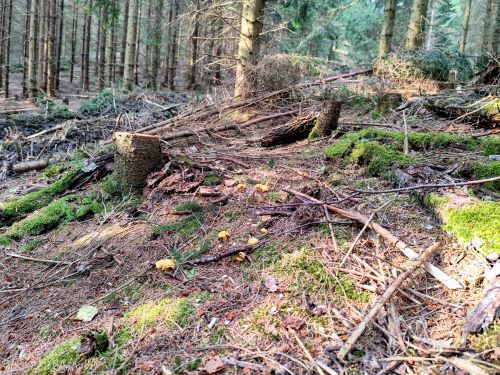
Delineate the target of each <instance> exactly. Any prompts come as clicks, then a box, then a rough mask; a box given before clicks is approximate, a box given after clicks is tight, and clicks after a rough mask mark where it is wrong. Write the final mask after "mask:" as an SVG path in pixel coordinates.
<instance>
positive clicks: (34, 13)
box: [28, 0, 40, 101]
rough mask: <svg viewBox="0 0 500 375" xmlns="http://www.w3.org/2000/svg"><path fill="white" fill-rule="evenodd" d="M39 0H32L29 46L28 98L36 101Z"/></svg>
mask: <svg viewBox="0 0 500 375" xmlns="http://www.w3.org/2000/svg"><path fill="white" fill-rule="evenodd" d="M39 4H40V1H39V0H31V4H30V34H29V45H28V57H29V58H28V98H30V99H31V101H34V100H35V99H36V97H37V95H38V87H37V84H36V77H37V61H38V56H37V47H38V7H39Z"/></svg>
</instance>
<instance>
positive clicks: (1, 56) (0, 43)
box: [0, 0, 8, 88]
mask: <svg viewBox="0 0 500 375" xmlns="http://www.w3.org/2000/svg"><path fill="white" fill-rule="evenodd" d="M7 6H8V0H1V2H0V88H1V87H2V86H3V77H4V66H5V58H6V56H5V42H6V39H5V35H6V34H7V12H8V9H7Z"/></svg>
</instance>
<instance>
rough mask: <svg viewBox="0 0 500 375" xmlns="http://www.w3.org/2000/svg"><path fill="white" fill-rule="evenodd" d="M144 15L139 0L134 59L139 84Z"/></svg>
mask: <svg viewBox="0 0 500 375" xmlns="http://www.w3.org/2000/svg"><path fill="white" fill-rule="evenodd" d="M141 17H142V1H141V0H139V11H138V14H137V23H136V26H135V30H136V31H135V33H136V35H135V59H134V84H135V85H136V86H139V56H140V55H141V45H140V42H141V28H140V27H139V26H140V20H141Z"/></svg>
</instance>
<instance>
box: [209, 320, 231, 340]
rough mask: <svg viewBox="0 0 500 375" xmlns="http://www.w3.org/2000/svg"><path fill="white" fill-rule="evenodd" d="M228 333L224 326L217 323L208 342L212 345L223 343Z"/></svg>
mask: <svg viewBox="0 0 500 375" xmlns="http://www.w3.org/2000/svg"><path fill="white" fill-rule="evenodd" d="M227 334H228V330H227V328H226V327H224V326H222V325H219V326H217V329H216V330H215V332H214V333H213V334H212V335H211V336H210V344H212V345H218V344H219V345H220V344H223V343H224V341H225V339H226V336H227Z"/></svg>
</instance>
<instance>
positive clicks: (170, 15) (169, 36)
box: [163, 0, 177, 87]
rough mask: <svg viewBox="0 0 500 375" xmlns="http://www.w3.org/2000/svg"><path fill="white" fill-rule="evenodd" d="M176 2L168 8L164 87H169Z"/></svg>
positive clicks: (172, 2) (171, 3)
mask: <svg viewBox="0 0 500 375" xmlns="http://www.w3.org/2000/svg"><path fill="white" fill-rule="evenodd" d="M176 3H177V2H176V1H175V0H174V1H171V2H170V6H169V8H168V30H167V35H166V38H165V39H166V41H167V44H166V51H165V59H164V63H163V86H165V87H169V68H170V65H169V64H170V53H171V50H172V48H171V46H172V37H173V34H174V25H173V21H174V10H175V9H176Z"/></svg>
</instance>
